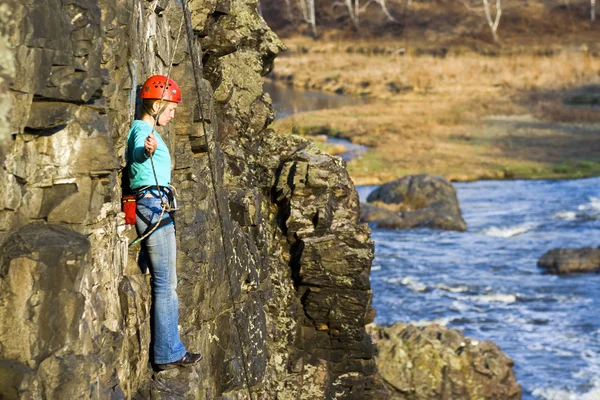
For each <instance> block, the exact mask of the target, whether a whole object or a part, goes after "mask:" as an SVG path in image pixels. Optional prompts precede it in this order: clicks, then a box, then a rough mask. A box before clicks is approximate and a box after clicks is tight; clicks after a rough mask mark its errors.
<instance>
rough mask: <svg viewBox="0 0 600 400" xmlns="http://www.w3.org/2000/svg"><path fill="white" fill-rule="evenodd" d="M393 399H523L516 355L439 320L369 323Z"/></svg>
mask: <svg viewBox="0 0 600 400" xmlns="http://www.w3.org/2000/svg"><path fill="white" fill-rule="evenodd" d="M370 330H371V334H372V336H373V339H374V340H375V341H376V342H377V347H378V349H379V353H378V355H377V356H376V362H377V367H378V369H379V372H380V374H381V376H382V378H383V380H384V382H385V384H386V385H387V387H388V390H389V392H390V396H391V397H390V398H391V399H399V400H405V399H406V400H408V399H419V400H425V399H436V400H446V399H447V400H450V399H451V400H461V399H465V400H466V399H488V400H493V399H497V400H518V399H520V398H521V395H522V389H521V385H519V384H518V383H517V380H516V377H515V372H514V370H513V365H514V363H513V361H512V360H511V359H510V358H509V357H508V356H506V355H505V354H504V353H503V352H502V351H501V350H500V348H499V347H498V346H496V345H495V344H494V343H493V342H490V341H483V342H478V341H476V340H474V339H470V338H466V337H464V336H463V334H462V333H460V332H459V331H457V330H455V329H447V328H444V327H443V326H440V325H436V324H433V325H429V326H427V327H417V326H414V325H406V324H405V323H397V324H394V325H392V326H389V327H380V326H373V327H370Z"/></svg>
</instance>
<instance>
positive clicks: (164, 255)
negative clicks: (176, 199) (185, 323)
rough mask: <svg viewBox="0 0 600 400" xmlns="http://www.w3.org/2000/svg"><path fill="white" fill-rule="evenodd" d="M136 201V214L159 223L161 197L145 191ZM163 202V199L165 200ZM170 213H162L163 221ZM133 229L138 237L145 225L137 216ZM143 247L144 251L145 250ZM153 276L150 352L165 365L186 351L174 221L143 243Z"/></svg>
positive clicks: (157, 360)
mask: <svg viewBox="0 0 600 400" xmlns="http://www.w3.org/2000/svg"><path fill="white" fill-rule="evenodd" d="M145 193H146V194H145V195H144V197H141V194H140V195H139V196H138V199H137V211H138V212H139V213H141V214H142V215H143V216H144V217H146V219H148V220H149V221H150V223H151V226H154V224H155V223H156V222H157V221H158V218H159V217H160V213H161V207H160V204H161V202H160V198H159V197H158V194H157V193H158V192H157V190H156V189H153V190H147V191H146V192H145ZM164 199H165V201H167V200H166V197H164ZM168 217H169V214H168V213H167V212H165V214H164V215H163V219H164V218H168ZM135 225H136V228H137V231H138V234H139V235H140V236H141V235H142V234H143V233H144V232H145V231H146V229H147V228H148V225H147V224H146V223H145V222H144V221H143V220H142V218H140V216H139V215H138V216H137V218H136V223H135ZM144 248H145V249H144ZM142 249H144V250H143V251H145V252H146V253H147V256H148V259H149V262H150V272H151V274H152V314H151V316H152V318H151V332H152V351H153V360H154V363H155V364H167V363H170V362H173V361H177V360H179V359H180V358H182V357H183V356H184V355H185V353H186V349H185V346H184V345H183V343H181V339H180V338H179V330H178V323H179V299H178V298H177V292H176V291H175V289H176V288H177V270H176V262H177V245H176V242H175V226H174V225H173V222H171V223H170V224H169V225H166V226H163V227H161V228H158V229H157V230H155V231H154V232H152V234H151V235H150V236H149V237H147V238H146V239H145V240H144V245H143V246H142Z"/></svg>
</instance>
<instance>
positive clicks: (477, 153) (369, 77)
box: [273, 37, 600, 184]
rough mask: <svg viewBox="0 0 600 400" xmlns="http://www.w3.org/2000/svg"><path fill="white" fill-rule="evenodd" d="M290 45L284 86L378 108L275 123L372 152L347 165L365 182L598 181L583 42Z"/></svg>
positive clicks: (588, 60)
mask: <svg viewBox="0 0 600 400" xmlns="http://www.w3.org/2000/svg"><path fill="white" fill-rule="evenodd" d="M286 45H287V46H288V48H289V49H290V50H289V53H288V55H287V56H284V57H280V58H278V59H277V60H276V64H275V70H274V73H273V78H274V79H275V80H277V81H280V82H283V83H286V84H288V85H291V86H293V87H294V88H296V89H298V90H301V89H310V90H320V91H325V92H330V93H338V94H346V95H351V96H366V97H370V98H372V99H373V100H374V101H372V102H369V103H368V104H361V105H354V106H346V107H342V108H338V109H334V110H320V111H314V112H307V113H301V114H296V115H293V116H291V117H288V118H285V119H282V120H279V121H276V122H275V124H274V125H273V127H274V129H275V130H277V131H278V132H281V133H289V132H293V133H297V134H301V135H315V134H327V135H329V136H332V137H340V138H345V139H348V140H350V141H352V142H353V143H358V144H363V145H367V146H370V147H371V149H370V150H369V151H368V152H367V153H366V154H365V155H363V156H362V157H361V158H360V159H357V160H353V161H350V162H349V163H348V169H349V171H350V174H351V176H352V178H353V179H354V181H355V183H357V184H378V183H381V182H386V181H389V180H392V179H395V178H398V177H401V176H404V175H407V174H417V173H424V172H427V173H431V174H438V175H442V176H444V177H446V178H448V179H450V180H453V181H470V180H479V179H517V178H518V179H562V178H582V177H590V176H598V175H600V156H599V155H600V112H599V111H600V109H599V108H598V105H599V104H600V77H599V76H598V71H599V70H600V58H598V57H595V56H594V53H593V52H590V51H589V47H587V46H586V44H585V43H582V44H581V45H579V46H576V45H573V44H572V43H571V44H569V45H564V46H563V47H562V48H556V49H554V51H553V52H548V54H549V55H540V54H538V53H540V52H535V53H536V54H523V53H522V52H506V54H503V53H500V54H497V55H495V56H484V55H481V54H475V53H473V52H455V53H452V52H449V53H447V54H443V56H440V55H431V54H417V52H414V51H410V49H407V48H406V47H404V46H403V43H401V42H398V41H388V42H383V41H368V40H365V41H360V42H357V41H336V42H325V41H313V40H312V39H308V38H304V37H295V38H289V39H287V40H286ZM541 53H542V54H544V52H541Z"/></svg>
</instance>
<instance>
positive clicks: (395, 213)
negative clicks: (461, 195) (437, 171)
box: [360, 175, 467, 232]
mask: <svg viewBox="0 0 600 400" xmlns="http://www.w3.org/2000/svg"><path fill="white" fill-rule="evenodd" d="M360 216H361V220H362V221H365V222H369V223H372V224H374V225H375V226H377V227H380V228H392V229H409V228H418V227H428V228H435V229H447V230H454V231H461V232H462V231H465V230H466V229H467V225H466V224H465V221H464V220H463V218H462V214H461V211H460V207H459V205H458V199H457V197H456V190H455V189H454V187H453V186H452V184H451V183H450V182H448V181H447V180H446V179H444V178H442V177H440V176H431V175H411V176H405V177H403V178H400V179H397V180H395V181H392V182H388V183H386V184H384V185H382V186H380V187H379V188H377V189H376V190H375V191H373V193H371V194H370V195H369V197H368V198H367V203H366V204H365V203H363V204H362V205H361V213H360Z"/></svg>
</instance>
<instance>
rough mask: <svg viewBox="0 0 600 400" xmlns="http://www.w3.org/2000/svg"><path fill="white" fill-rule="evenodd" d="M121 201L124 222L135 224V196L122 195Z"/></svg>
mask: <svg viewBox="0 0 600 400" xmlns="http://www.w3.org/2000/svg"><path fill="white" fill-rule="evenodd" d="M121 202H122V203H123V207H122V208H123V212H124V213H125V223H126V224H127V225H135V196H134V195H127V196H123V198H121Z"/></svg>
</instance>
